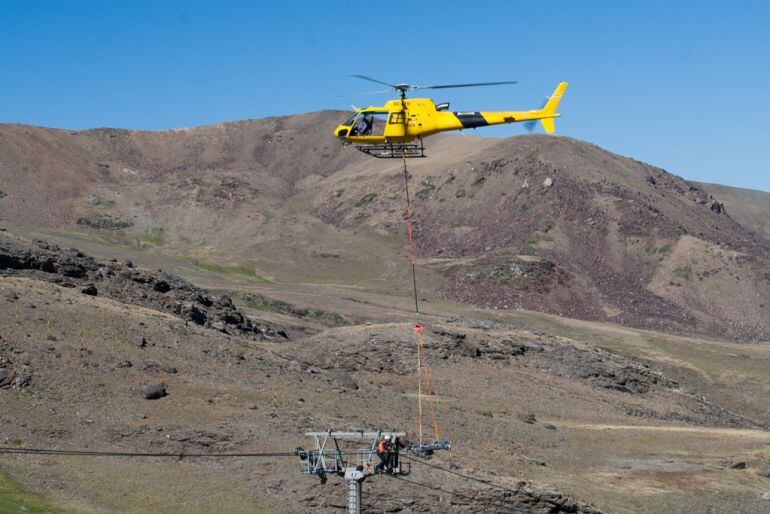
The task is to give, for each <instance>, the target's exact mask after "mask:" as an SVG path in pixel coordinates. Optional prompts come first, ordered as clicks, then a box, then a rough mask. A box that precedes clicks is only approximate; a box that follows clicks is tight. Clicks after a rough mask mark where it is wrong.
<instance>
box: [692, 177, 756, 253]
mask: <svg viewBox="0 0 770 514" xmlns="http://www.w3.org/2000/svg"><path fill="white" fill-rule="evenodd" d="M691 183H692V184H693V185H695V186H696V187H698V188H700V189H703V190H704V191H706V192H707V193H709V194H710V195H712V196H714V197H716V198H719V199H720V201H722V202H724V205H725V207H726V208H727V210H728V212H729V213H730V215H731V216H732V217H733V218H735V219H736V220H737V221H738V222H739V223H740V224H741V225H743V226H744V227H746V228H749V229H751V230H753V231H754V232H756V233H757V234H761V235H763V236H764V238H765V239H770V193H768V192H766V191H758V190H755V189H743V188H740V187H730V186H723V185H720V184H707V183H704V182H693V181H691Z"/></svg>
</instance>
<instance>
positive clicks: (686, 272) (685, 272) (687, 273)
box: [674, 266, 692, 280]
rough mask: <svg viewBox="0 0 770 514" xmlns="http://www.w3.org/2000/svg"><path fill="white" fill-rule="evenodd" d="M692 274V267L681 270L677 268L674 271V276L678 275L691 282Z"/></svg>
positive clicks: (684, 267)
mask: <svg viewBox="0 0 770 514" xmlns="http://www.w3.org/2000/svg"><path fill="white" fill-rule="evenodd" d="M691 274H692V268H691V267H690V266H683V267H681V268H676V269H675V270H674V275H676V276H677V277H679V278H684V279H686V280H690V275H691Z"/></svg>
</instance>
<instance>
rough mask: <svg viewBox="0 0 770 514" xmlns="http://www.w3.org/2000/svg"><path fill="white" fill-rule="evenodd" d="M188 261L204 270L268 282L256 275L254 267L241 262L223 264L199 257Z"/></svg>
mask: <svg viewBox="0 0 770 514" xmlns="http://www.w3.org/2000/svg"><path fill="white" fill-rule="evenodd" d="M190 262H191V263H192V264H194V265H195V266H198V267H199V268H201V269H205V270H206V271H213V272H214V273H222V274H223V275H242V276H245V277H249V278H251V279H253V280H255V281H257V282H268V280H267V279H266V278H265V277H262V276H260V275H257V273H256V272H255V271H254V268H250V267H249V266H243V265H241V264H235V265H232V266H225V265H222V264H218V263H216V262H211V261H204V260H200V259H190Z"/></svg>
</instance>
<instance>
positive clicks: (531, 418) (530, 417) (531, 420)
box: [516, 412, 537, 425]
mask: <svg viewBox="0 0 770 514" xmlns="http://www.w3.org/2000/svg"><path fill="white" fill-rule="evenodd" d="M516 419H518V420H519V421H521V422H522V423H526V424H527V425H534V424H535V421H537V419H535V415H534V414H532V413H529V412H527V413H523V412H520V413H519V414H516Z"/></svg>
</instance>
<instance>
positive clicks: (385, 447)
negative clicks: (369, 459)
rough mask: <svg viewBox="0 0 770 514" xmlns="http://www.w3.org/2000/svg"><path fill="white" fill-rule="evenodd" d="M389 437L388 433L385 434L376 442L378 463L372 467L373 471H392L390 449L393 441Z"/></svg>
mask: <svg viewBox="0 0 770 514" xmlns="http://www.w3.org/2000/svg"><path fill="white" fill-rule="evenodd" d="M391 439H392V438H391V437H390V436H389V435H386V436H385V437H384V438H383V439H381V440H380V441H379V442H378V443H377V456H378V457H379V458H380V463H379V464H377V465H376V466H375V467H374V472H375V473H381V472H382V471H383V470H384V471H387V472H390V471H392V468H391V464H390V456H391V455H390V449H391V447H392V446H393V442H392V441H391Z"/></svg>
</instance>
